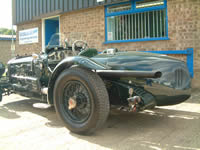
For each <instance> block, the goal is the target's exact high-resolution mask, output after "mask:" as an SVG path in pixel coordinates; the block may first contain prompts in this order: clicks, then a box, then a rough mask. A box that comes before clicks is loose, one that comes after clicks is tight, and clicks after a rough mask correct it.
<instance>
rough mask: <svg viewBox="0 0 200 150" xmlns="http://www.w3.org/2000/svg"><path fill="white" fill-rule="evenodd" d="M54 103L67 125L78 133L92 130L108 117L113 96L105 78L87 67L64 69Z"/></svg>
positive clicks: (59, 78) (56, 87) (57, 81)
mask: <svg viewBox="0 0 200 150" xmlns="http://www.w3.org/2000/svg"><path fill="white" fill-rule="evenodd" d="M54 105H55V109H56V113H57V114H58V116H59V118H60V119H61V120H62V121H63V122H64V123H65V125H66V127H67V128H68V129H69V130H70V131H72V132H74V133H78V134H90V133H92V132H94V131H95V130H96V129H98V128H100V127H101V126H102V125H103V124H104V123H105V121H106V119H107V117H108V115H109V110H110V104H109V97H108V93H107V90H106V87H105V85H104V82H103V81H102V79H101V78H100V77H99V76H98V75H97V74H96V73H94V72H92V71H90V70H86V69H83V68H78V67H76V68H70V69H67V70H65V71H63V72H62V73H61V75H60V76H59V77H58V78H57V80H56V83H55V87H54Z"/></svg>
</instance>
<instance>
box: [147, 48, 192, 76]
mask: <svg viewBox="0 0 200 150" xmlns="http://www.w3.org/2000/svg"><path fill="white" fill-rule="evenodd" d="M144 52H149V53H157V54H166V55H167V54H168V55H169V54H172V55H181V54H182V55H187V67H188V70H189V73H190V76H191V77H192V78H193V77H194V59H193V57H194V49H193V48H187V49H186V50H167V51H144Z"/></svg>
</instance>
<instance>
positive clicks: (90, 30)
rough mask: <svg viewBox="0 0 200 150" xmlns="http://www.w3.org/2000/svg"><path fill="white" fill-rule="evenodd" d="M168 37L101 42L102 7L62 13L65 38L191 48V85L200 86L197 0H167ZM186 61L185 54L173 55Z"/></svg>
mask: <svg viewBox="0 0 200 150" xmlns="http://www.w3.org/2000/svg"><path fill="white" fill-rule="evenodd" d="M167 6H168V31H169V32H168V34H169V38H170V40H166V41H145V42H129V43H115V44H103V42H104V41H105V20H104V7H103V6H102V7H97V8H91V9H86V10H81V11H76V12H71V13H66V14H64V15H62V16H61V18H60V19H61V32H62V33H64V34H65V35H66V37H73V38H74V39H83V40H85V41H87V42H88V43H89V46H91V47H95V48H97V49H98V50H103V49H105V48H110V47H116V48H118V49H120V50H136V51H147V50H184V49H187V48H191V47H192V48H194V80H193V87H194V88H196V87H199V88H200V0H168V5H167ZM173 56H175V57H177V58H179V59H181V60H186V56H184V55H173Z"/></svg>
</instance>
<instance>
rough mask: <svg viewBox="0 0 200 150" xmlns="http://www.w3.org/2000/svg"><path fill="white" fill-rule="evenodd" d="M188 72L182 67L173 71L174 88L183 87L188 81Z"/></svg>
mask: <svg viewBox="0 0 200 150" xmlns="http://www.w3.org/2000/svg"><path fill="white" fill-rule="evenodd" d="M188 78H189V77H188V74H187V73H186V72H185V70H183V69H177V70H176V71H175V86H176V88H183V87H185V86H186V84H187V83H188Z"/></svg>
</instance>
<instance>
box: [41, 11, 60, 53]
mask: <svg viewBox="0 0 200 150" xmlns="http://www.w3.org/2000/svg"><path fill="white" fill-rule="evenodd" d="M57 17H58V19H59V33H60V15H56V16H51V17H46V18H42V52H45V20H47V19H52V18H57Z"/></svg>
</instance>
